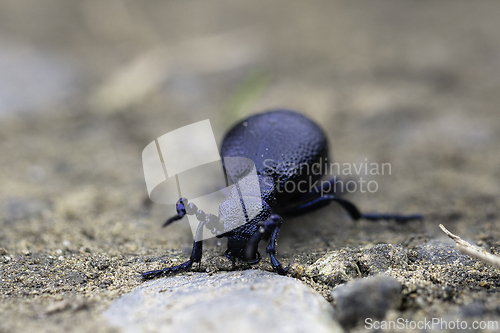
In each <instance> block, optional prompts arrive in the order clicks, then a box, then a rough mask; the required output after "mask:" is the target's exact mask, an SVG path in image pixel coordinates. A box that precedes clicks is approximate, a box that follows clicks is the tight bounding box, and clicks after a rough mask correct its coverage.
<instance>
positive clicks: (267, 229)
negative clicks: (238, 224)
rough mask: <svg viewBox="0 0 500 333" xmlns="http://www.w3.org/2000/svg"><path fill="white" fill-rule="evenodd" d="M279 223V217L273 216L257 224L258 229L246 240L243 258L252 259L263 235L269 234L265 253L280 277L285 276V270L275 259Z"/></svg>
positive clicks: (280, 220)
mask: <svg viewBox="0 0 500 333" xmlns="http://www.w3.org/2000/svg"><path fill="white" fill-rule="evenodd" d="M281 222H282V219H281V216H279V215H277V214H273V215H271V216H270V217H269V219H267V220H266V221H265V222H261V223H259V224H258V225H259V226H260V227H259V229H258V230H257V231H256V232H255V233H254V234H253V235H252V237H251V238H250V239H249V240H248V243H247V247H246V249H245V257H246V258H253V257H254V256H255V253H258V252H257V247H258V244H259V242H260V241H261V239H262V238H263V237H264V236H265V235H269V234H271V237H270V239H269V244H268V245H267V248H266V253H267V254H269V256H270V258H271V265H272V266H273V268H274V270H275V271H277V272H278V274H280V275H285V274H286V269H284V268H283V267H282V266H281V264H280V263H279V261H278V259H276V240H277V239H278V234H279V231H280V227H281Z"/></svg>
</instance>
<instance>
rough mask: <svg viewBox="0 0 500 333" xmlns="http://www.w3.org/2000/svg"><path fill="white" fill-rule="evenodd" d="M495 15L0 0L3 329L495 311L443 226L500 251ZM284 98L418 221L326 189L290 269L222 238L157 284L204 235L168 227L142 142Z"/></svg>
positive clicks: (353, 321) (288, 228) (300, 231)
mask: <svg viewBox="0 0 500 333" xmlns="http://www.w3.org/2000/svg"><path fill="white" fill-rule="evenodd" d="M499 12H500V5H499V4H498V2H496V1H481V2H474V3H472V2H468V1H453V2H452V1H440V2H428V1H407V2H399V1H369V2H355V3H352V2H350V1H324V2H322V1H312V2H311V1H310V2H307V3H306V2H302V1H293V2H290V1H286V2H285V1H274V2H272V3H271V4H269V3H267V2H265V1H257V2H255V1H253V2H251V3H250V2H248V3H246V4H236V3H229V2H224V1H213V2H210V3H208V2H195V1H193V2H186V1H168V2H162V1H148V2H121V1H118V0H114V1H107V2H100V1H85V2H67V1H63V0H61V1H50V2H43V3H42V2H33V3H31V4H30V5H27V4H26V5H22V4H20V3H18V2H16V1H3V2H0V71H1V72H2V75H0V152H1V154H0V184H1V186H0V280H1V284H0V295H1V296H0V297H1V302H0V332H22V331H34V330H37V331H41V332H44V331H46V332H54V331H57V332H59V331H78V332H80V331H82V332H90V331H92V332H115V331H127V330H128V331H137V330H139V329H141V328H142V329H144V330H152V331H162V330H164V331H173V330H174V329H175V330H176V331H179V330H185V331H194V330H197V329H203V330H207V331H224V330H226V331H228V330H231V331H234V328H235V327H237V329H236V330H238V331H241V332H244V331H245V330H248V331H249V330H252V331H255V330H272V331H273V332H276V331H278V330H279V328H282V329H283V330H285V329H288V331H290V329H295V331H297V332H299V331H301V332H303V331H311V330H312V331H342V330H350V331H354V332H356V331H365V318H367V317H370V318H373V320H374V321H375V320H378V321H381V320H386V321H390V320H393V321H397V320H398V319H401V320H407V319H408V320H413V321H424V320H429V319H432V318H440V319H442V320H443V321H447V322H452V321H455V322H456V321H457V320H458V321H460V322H462V321H463V322H466V323H467V324H471V325H472V323H474V322H475V321H486V322H487V321H492V322H495V323H497V324H498V321H499V320H500V298H499V296H498V295H499V294H498V291H499V288H500V282H499V281H500V280H499V274H500V271H499V270H498V269H494V268H492V267H491V266H489V265H487V264H484V263H481V262H478V261H477V260H475V259H472V258H470V257H468V256H466V255H463V254H461V253H460V252H458V251H457V250H456V249H455V247H454V245H453V243H452V242H451V241H450V240H449V239H448V238H447V237H446V236H445V235H444V234H443V233H442V232H441V231H440V230H439V228H438V225H439V224H440V223H442V224H444V225H445V226H446V227H447V228H448V229H449V230H450V231H452V232H453V233H455V234H457V235H460V236H461V237H462V238H464V239H466V240H467V241H469V242H471V243H472V244H475V245H477V246H480V247H482V248H483V249H485V250H486V251H487V252H490V253H492V254H498V253H499V252H500V226H499V224H498V219H499V216H500V214H499V210H498V207H499V204H500V199H499V198H500V186H499V182H498V181H497V179H498V178H499V176H500V169H499V167H498V166H499V165H500V155H499V154H498V144H499V143H500V116H499V115H498V108H499V107H500V98H499V96H500V75H499V74H500V73H499V68H500V61H499V60H500V57H499V54H500V40H499V37H498V31H500V21H498V14H499ZM275 107H287V108H292V109H296V110H300V111H301V112H302V113H304V114H306V115H308V116H309V117H311V118H312V119H314V120H315V121H317V122H318V123H319V124H320V125H321V126H322V127H323V128H324V130H325V132H326V133H327V136H328V137H329V139H330V143H331V152H332V154H333V157H334V160H335V161H336V162H338V163H357V164H359V163H363V162H368V163H372V162H373V163H379V164H380V163H390V164H391V173H390V174H385V175H364V174H361V175H348V176H345V177H344V178H345V179H358V177H365V179H366V180H372V181H375V182H376V183H377V184H378V188H377V191H376V192H375V193H368V192H366V193H361V192H360V191H357V192H355V193H348V194H346V198H348V199H349V200H352V201H353V202H355V203H356V204H358V205H359V206H360V207H361V208H362V209H363V210H365V211H375V212H377V211H378V212H400V213H408V214H413V213H421V214H423V215H424V218H425V219H424V221H423V222H418V221H417V222H409V223H406V224H400V223H395V222H383V221H382V222H375V223H374V222H369V221H358V222H352V221H351V220H350V219H349V217H348V216H347V215H346V214H345V213H344V212H343V211H342V210H341V209H340V208H338V207H336V206H334V205H330V206H329V207H327V208H324V209H322V210H319V211H317V212H314V213H311V214H308V215H304V216H301V217H296V218H290V219H286V220H285V221H284V225H283V228H282V231H281V234H280V238H279V242H278V247H277V248H278V257H279V259H280V260H281V261H282V262H283V263H284V264H285V265H289V264H291V265H290V270H289V274H288V276H287V277H280V276H277V275H275V274H273V273H268V272H271V271H272V268H271V266H270V264H269V261H268V259H266V260H262V261H261V263H259V264H257V265H255V266H252V267H248V266H247V265H245V264H242V263H239V264H237V265H232V264H231V263H230V262H229V261H228V260H227V259H226V258H225V257H224V255H223V252H224V250H225V248H224V244H223V243H219V242H217V241H216V240H213V239H212V240H209V241H208V242H207V243H206V245H205V247H204V257H203V260H202V262H201V264H200V265H199V266H198V265H197V266H195V267H194V269H193V272H190V273H184V274H181V275H179V276H176V277H170V278H166V279H162V280H156V281H152V282H147V283H143V282H142V281H141V279H140V273H141V272H143V271H145V270H151V269H157V268H161V267H166V266H167V265H174V264H176V263H180V262H181V261H182V260H185V259H187V258H188V256H189V252H190V245H191V244H192V235H191V232H190V229H189V226H188V224H187V223H182V222H180V223H177V224H174V225H172V226H170V227H169V228H167V229H162V228H161V224H162V223H163V221H164V220H165V218H166V217H167V216H171V215H172V213H173V212H175V209H174V207H173V206H164V205H159V204H155V203H152V202H151V201H150V200H149V198H148V195H147V191H146V186H145V182H144V175H143V170H142V162H141V152H142V150H143V149H144V147H145V146H146V145H147V144H149V143H150V142H151V141H152V140H154V139H155V138H157V137H159V136H161V135H163V134H165V133H167V132H169V131H172V130H174V129H177V128H179V127H182V126H185V125H188V124H191V123H193V122H195V121H199V120H204V119H207V118H208V119H210V122H211V124H212V127H213V130H214V133H215V136H216V139H217V140H218V142H220V139H221V137H222V136H223V135H224V133H225V131H226V130H227V129H228V128H229V127H230V126H231V124H232V123H234V122H236V121H238V120H239V119H241V118H242V117H244V116H246V115H249V114H252V113H256V112H259V111H263V110H266V109H269V108H275ZM261 253H263V250H262V251H261ZM160 261H165V262H166V263H161V262H160ZM380 274H383V275H382V276H381V275H380ZM319 295H321V296H322V297H320V296H319ZM120 296H123V297H120ZM242 300H248V301H247V302H245V301H242ZM232 305H234V306H232ZM192 306H195V307H196V309H198V311H197V312H196V313H197V315H194V312H192V311H194V310H189V309H190V308H191V307H192ZM148 309H149V310H150V311H148ZM163 312H165V315H163ZM369 328H370V327H369ZM375 328H376V327H371V329H375ZM410 328H411V327H410ZM438 328H439V327H433V329H435V330H437V329H438ZM392 330H393V331H394V329H392ZM395 330H396V331H398V330H399V331H406V329H395ZM415 330H418V328H416V329H415ZM496 330H498V328H497V329H496ZM482 331H495V329H492V328H491V327H490V329H488V328H486V329H484V330H482Z"/></svg>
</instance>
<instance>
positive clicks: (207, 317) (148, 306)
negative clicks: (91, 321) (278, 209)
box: [103, 270, 342, 333]
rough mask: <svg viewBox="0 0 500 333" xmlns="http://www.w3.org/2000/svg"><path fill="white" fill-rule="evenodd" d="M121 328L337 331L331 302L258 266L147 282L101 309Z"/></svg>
mask: <svg viewBox="0 0 500 333" xmlns="http://www.w3.org/2000/svg"><path fill="white" fill-rule="evenodd" d="M103 316H104V317H105V318H107V320H108V321H109V322H110V324H111V325H113V326H116V327H117V328H120V329H121V331H122V332H176V333H183V332H217V333H225V332H228V333H229V332H231V333H233V332H238V333H245V332H248V333H250V332H252V333H255V332H259V333H261V332H273V333H275V332H315V333H318V332H341V331H342V328H341V327H340V326H339V324H338V323H337V322H336V321H335V319H334V318H333V309H332V307H331V305H330V304H329V303H328V302H327V301H326V300H325V299H324V298H323V297H322V296H321V295H319V294H318V293H317V292H316V291H314V290H312V289H311V288H309V287H307V286H306V285H304V284H303V283H301V282H300V281H298V280H296V279H293V278H289V277H285V276H279V275H277V274H273V273H269V272H264V271H260V270H247V271H237V272H224V273H218V274H213V275H208V274H205V273H193V274H192V275H182V276H173V277H167V278H163V279H158V280H155V281H152V282H148V283H145V284H144V286H142V287H139V288H138V289H136V290H134V291H133V292H130V293H128V294H126V295H124V296H122V297H121V298H119V299H117V300H116V301H114V302H113V303H112V304H111V306H110V307H109V308H108V309H107V310H106V311H105V312H104V313H103Z"/></svg>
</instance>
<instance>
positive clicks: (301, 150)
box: [221, 110, 328, 187]
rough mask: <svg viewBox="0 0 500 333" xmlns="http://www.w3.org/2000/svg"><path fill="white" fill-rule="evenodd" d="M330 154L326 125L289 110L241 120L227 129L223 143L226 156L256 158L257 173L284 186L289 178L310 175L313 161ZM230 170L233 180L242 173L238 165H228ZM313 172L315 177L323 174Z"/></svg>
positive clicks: (302, 177) (228, 170)
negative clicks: (324, 127) (323, 129)
mask: <svg viewBox="0 0 500 333" xmlns="http://www.w3.org/2000/svg"><path fill="white" fill-rule="evenodd" d="M327 154H328V144H327V140H326V136H325V135H324V133H323V131H322V129H321V128H320V127H319V126H318V125H316V124H315V123H314V122H313V121H312V120H310V119H308V118H306V117H305V116H303V115H301V114H298V113H295V112H293V111H289V110H275V111H270V112H267V113H262V114H257V115H254V116H251V117H249V118H247V119H245V120H243V121H241V122H240V123H238V124H237V125H236V126H234V127H233V128H232V129H231V130H230V131H229V132H228V133H227V135H226V137H225V138H224V141H223V142H222V147H221V155H222V157H245V158H248V159H250V160H252V161H254V162H255V166H256V168H257V173H258V174H260V175H264V174H266V175H268V176H270V177H272V178H273V179H274V181H275V183H276V185H278V186H280V187H282V186H283V185H284V183H286V182H287V181H292V182H297V181H299V180H302V179H305V178H307V177H309V176H310V175H311V172H310V169H311V168H312V165H313V164H314V163H326V157H327ZM240 169H241V168H240ZM306 169H309V170H306ZM226 172H227V174H228V176H229V177H230V178H231V179H232V181H237V180H238V177H241V175H240V174H239V173H240V172H241V170H239V169H238V168H237V166H230V165H227V166H226ZM311 176H312V177H313V178H314V180H315V179H319V177H320V175H311ZM311 180H313V179H311Z"/></svg>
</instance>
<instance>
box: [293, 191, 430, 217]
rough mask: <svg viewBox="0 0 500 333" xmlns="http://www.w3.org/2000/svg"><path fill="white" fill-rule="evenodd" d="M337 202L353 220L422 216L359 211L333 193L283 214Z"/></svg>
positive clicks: (307, 210)
mask: <svg viewBox="0 0 500 333" xmlns="http://www.w3.org/2000/svg"><path fill="white" fill-rule="evenodd" d="M332 201H333V202H336V203H338V204H339V205H340V206H341V207H342V208H344V209H345V210H346V211H347V213H348V214H349V216H351V218H352V219H353V220H355V221H356V220H359V219H365V220H370V221H378V220H395V221H397V222H406V221H412V220H422V219H423V217H422V215H421V214H413V215H401V214H385V213H382V214H379V213H361V211H360V210H359V209H358V208H357V207H356V206H355V205H354V204H353V203H352V202H350V201H347V200H345V199H342V198H339V197H336V196H334V195H323V196H321V197H318V198H314V199H312V200H310V201H307V202H304V203H301V204H299V205H297V206H295V207H292V208H290V209H288V210H287V211H286V212H285V214H287V215H297V214H303V213H306V212H310V211H313V210H316V209H319V208H321V207H324V206H326V205H329V204H330V202H332Z"/></svg>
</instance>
